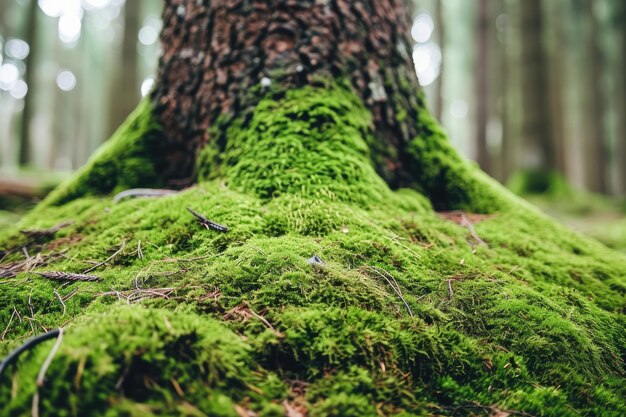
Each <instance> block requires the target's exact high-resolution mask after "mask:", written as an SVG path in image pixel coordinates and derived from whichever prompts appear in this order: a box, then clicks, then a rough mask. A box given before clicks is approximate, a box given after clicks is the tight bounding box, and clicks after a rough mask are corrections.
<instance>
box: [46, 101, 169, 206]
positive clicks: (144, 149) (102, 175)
mask: <svg viewBox="0 0 626 417" xmlns="http://www.w3.org/2000/svg"><path fill="white" fill-rule="evenodd" d="M159 131H160V128H159V126H158V124H157V123H156V122H155V121H154V120H153V118H152V113H151V109H150V101H149V100H147V99H146V100H144V101H142V102H141V103H140V104H139V106H138V107H137V109H136V110H135V111H134V112H133V113H132V114H131V115H130V116H129V117H128V119H127V120H126V121H125V122H124V124H122V125H121V126H120V128H119V129H118V130H117V131H116V132H115V133H114V134H113V136H112V137H111V139H109V140H108V141H107V142H106V143H105V144H104V145H103V146H102V147H101V148H100V149H99V150H98V151H97V152H96V153H95V154H94V155H93V156H92V157H91V159H90V160H89V161H88V162H87V164H86V165H85V166H84V167H82V168H81V169H80V170H79V171H78V172H77V173H76V174H75V175H74V176H73V177H72V178H70V179H69V180H67V181H65V182H64V183H63V184H62V185H61V186H59V187H58V188H57V189H56V190H55V191H53V192H52V193H51V194H50V195H49V196H48V198H47V199H46V204H63V203H65V202H67V201H70V200H73V199H75V198H78V197H82V196H85V195H94V194H107V193H110V192H112V191H115V190H124V189H128V188H133V187H139V186H142V187H150V186H152V187H155V186H158V185H159V184H160V183H161V178H160V177H159V173H158V169H157V167H158V164H159V161H160V160H161V159H162V158H163V152H162V149H161V144H162V142H163V141H162V140H161V141H160V140H159Z"/></svg>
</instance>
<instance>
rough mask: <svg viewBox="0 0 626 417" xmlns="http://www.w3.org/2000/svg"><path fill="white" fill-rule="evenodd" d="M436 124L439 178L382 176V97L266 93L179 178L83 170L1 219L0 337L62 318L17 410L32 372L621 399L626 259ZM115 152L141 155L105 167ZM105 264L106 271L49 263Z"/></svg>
mask: <svg viewBox="0 0 626 417" xmlns="http://www.w3.org/2000/svg"><path fill="white" fill-rule="evenodd" d="M135 117H136V118H137V117H138V118H140V119H142V120H149V108H148V107H144V108H142V109H141V111H140V112H139V113H138V114H136V115H135ZM420 123H422V124H423V129H422V130H423V131H424V132H430V133H429V134H428V135H427V133H425V135H427V136H429V137H421V138H416V140H415V143H413V144H412V145H411V147H410V152H411V153H412V155H414V156H415V158H416V159H417V158H421V159H419V164H417V163H416V173H418V174H419V175H420V176H421V178H422V179H423V181H420V184H421V186H420V190H421V191H422V193H418V192H417V191H415V190H409V189H402V190H396V191H392V190H390V189H389V188H388V187H387V186H386V185H385V184H384V182H383V181H382V180H380V178H379V177H378V176H377V175H376V173H375V171H374V169H373V168H372V163H371V159H372V157H371V155H370V154H369V152H368V149H369V145H368V141H370V140H371V139H370V138H369V136H368V133H367V132H368V126H369V124H370V119H369V116H368V115H367V112H366V111H365V110H364V109H363V108H362V106H361V105H360V104H359V102H358V100H356V99H355V98H354V96H353V95H351V94H350V93H349V92H348V91H346V90H344V89H341V88H336V89H331V90H326V89H314V88H307V89H303V90H298V91H291V92H288V93H287V94H286V95H285V96H284V97H280V99H276V97H274V98H267V99H265V100H264V101H262V102H261V104H260V105H259V106H258V107H257V110H256V112H255V113H254V115H252V117H251V119H250V120H249V121H248V122H246V123H243V122H241V123H239V124H235V125H233V126H231V127H230V128H229V131H228V137H229V143H232V144H233V145H232V147H230V148H228V149H226V151H225V153H224V154H223V155H221V156H219V157H218V156H217V152H216V151H215V150H211V149H207V150H206V151H205V153H204V155H203V157H202V160H203V161H204V162H203V163H204V164H206V166H210V167H211V168H210V169H207V170H205V171H204V173H203V178H204V180H203V181H201V182H200V184H199V185H197V186H195V187H192V188H190V189H187V190H185V191H183V192H180V193H177V194H175V195H171V196H167V197H161V198H156V199H126V200H123V201H122V202H120V203H117V204H114V203H113V201H112V199H111V197H110V196H105V197H98V196H88V195H86V193H87V192H92V191H102V190H101V189H99V188H98V189H95V190H94V189H93V188H92V187H91V185H86V184H92V182H91V181H92V180H93V179H95V178H99V176H98V175H99V174H98V173H94V170H93V169H89V168H87V169H85V170H84V171H83V172H82V173H81V174H79V175H78V177H77V178H76V179H74V180H73V181H72V182H70V183H68V184H66V185H65V186H63V187H61V188H60V189H59V190H57V193H56V194H55V195H54V196H52V197H51V199H50V200H48V202H47V203H46V204H43V205H41V206H39V207H38V208H36V209H35V210H34V211H33V212H32V213H31V214H30V215H28V216H27V217H26V218H25V219H24V220H23V221H22V223H21V224H19V225H17V226H16V227H15V228H14V229H11V230H7V231H4V232H2V233H1V234H0V247H4V248H7V249H8V250H7V251H6V252H7V253H5V255H4V258H3V260H2V263H1V266H0V268H3V269H4V274H5V275H8V276H9V277H8V278H4V279H2V281H0V291H1V292H0V294H1V295H0V311H1V312H0V330H2V341H1V342H0V354H6V353H8V352H9V351H10V350H11V349H13V348H15V347H16V346H18V345H20V344H21V343H23V341H24V339H25V338H27V337H29V336H31V335H33V334H39V333H41V332H43V331H44V329H50V328H56V327H61V326H63V327H64V328H65V329H66V332H65V336H64V338H63V340H62V342H61V344H60V348H59V350H58V352H57V353H56V355H55V356H54V358H53V360H52V362H51V364H50V367H49V368H48V369H47V372H46V379H45V382H44V384H43V386H41V387H39V388H37V387H36V383H35V381H36V379H37V374H38V373H39V372H40V369H41V367H42V363H43V362H44V360H45V358H46V357H47V356H48V354H49V352H50V349H51V345H52V344H53V343H52V342H46V343H44V344H41V345H39V346H38V347H37V348H35V349H33V350H32V351H31V352H28V353H25V354H23V355H22V357H21V358H20V360H19V362H18V364H17V365H16V366H13V367H11V368H9V369H8V371H7V372H5V374H4V375H2V376H1V377H0V403H2V404H4V406H3V408H2V409H1V410H0V415H6V416H9V415H10V416H14V415H15V416H18V415H29V414H30V413H31V407H32V398H33V395H34V393H35V391H36V390H37V391H38V397H39V405H38V408H39V412H40V413H41V415H49V416H56V415H58V416H90V415H94V416H95V415H111V416H113V415H115V416H119V415H128V416H150V415H181V416H204V415H210V416H284V415H288V416H380V415H384V416H391V415H401V416H418V415H493V416H496V415H498V416H504V415H514V414H521V415H537V416H539V415H541V416H578V415H581V414H583V415H588V416H622V415H624V414H625V413H626V404H625V403H624V400H623V399H624V398H626V389H625V388H624V386H625V385H624V383H623V382H624V372H625V369H624V358H625V357H626V320H625V318H624V306H625V302H624V301H625V290H626V280H625V279H624V278H625V272H624V271H626V258H625V257H624V256H623V255H620V254H617V253H615V252H613V251H611V250H609V249H607V248H605V247H604V246H602V245H600V244H599V243H596V242H595V241H592V240H590V239H587V238H583V237H581V236H579V235H577V234H575V233H573V232H571V231H569V230H567V229H565V228H564V227H562V226H560V225H558V224H556V223H555V222H554V221H552V220H550V219H548V218H547V217H545V216H543V215H542V214H540V213H539V212H538V211H537V210H535V209H533V208H532V207H531V206H529V205H527V204H525V203H523V202H522V201H521V200H517V199H516V197H514V196H512V195H510V194H509V193H508V192H507V191H505V190H504V189H503V188H500V187H499V186H497V185H494V183H493V182H491V180H489V179H487V178H486V177H485V176H484V175H482V174H480V173H479V172H478V171H477V169H476V168H475V167H474V166H472V165H470V164H468V163H466V162H464V161H461V160H460V159H458V158H457V157H455V156H454V154H453V153H452V152H451V151H450V149H449V147H448V146H447V145H446V144H445V143H443V142H441V141H440V136H441V135H443V133H442V132H441V131H439V130H438V129H437V127H436V126H435V125H434V124H433V122H432V120H431V119H429V117H428V116H427V115H423V118H422V120H421V121H420ZM131 125H132V123H131ZM127 129H128V130H130V132H131V133H130V135H132V134H133V133H132V132H136V131H137V130H136V129H132V128H130V127H129V126H127ZM125 140H129V137H128V136H125V131H121V132H120V133H119V135H118V137H117V139H115V141H117V142H114V143H112V144H111V145H109V148H111V149H112V148H114V147H116V146H121V145H119V143H123V141H125ZM102 155H103V154H100V156H98V157H97V158H99V159H101V158H103V156H102ZM105 156H107V155H105ZM108 164H112V166H113V168H111V169H112V170H113V175H114V176H115V177H116V178H120V177H123V175H124V172H125V170H126V169H128V167H127V166H125V165H124V164H125V162H122V161H121V160H120V161H117V162H115V163H114V162H107V160H106V158H105V159H104V160H102V161H98V159H96V160H94V161H92V162H91V165H90V166H91V167H94V166H102V165H108ZM459 184H460V185H459ZM128 185H130V183H128V182H124V181H122V182H120V183H118V184H115V183H114V184H112V185H111V186H107V187H106V188H107V189H106V190H105V191H107V192H109V191H111V190H113V189H116V188H123V187H125V186H128ZM439 187H443V188H439ZM437 193H438V194H437ZM76 196H81V197H80V198H74V197H76ZM427 197H428V198H427ZM431 201H437V202H438V204H441V205H445V206H446V207H447V208H463V209H465V210H467V211H473V212H479V211H480V212H486V211H490V212H492V214H491V215H488V216H487V215H480V216H479V215H472V214H469V213H465V212H460V211H459V212H452V213H449V212H448V213H445V214H438V213H436V212H435V211H434V210H433V208H432V205H431ZM59 202H65V203H64V204H63V205H55V204H57V203H59ZM444 203H445V204H444ZM187 207H191V208H193V209H194V210H196V211H197V212H200V213H202V214H203V215H205V216H206V217H207V218H209V219H211V220H213V221H215V222H217V223H220V224H224V225H226V226H228V227H229V230H228V232H225V233H222V232H219V231H216V230H211V229H207V228H204V227H202V226H201V225H199V224H198V223H197V222H196V220H195V219H194V217H193V216H191V215H190V214H189V212H188V211H187V210H186V208H187ZM66 220H73V221H74V223H73V224H72V225H71V226H68V227H65V228H63V229H61V230H59V231H57V232H56V233H55V234H54V236H52V235H51V233H48V234H45V233H44V234H41V233H40V234H39V235H37V238H38V239H35V238H33V235H32V234H31V236H30V237H27V236H24V235H23V234H20V233H19V232H18V230H19V229H25V228H28V229H45V228H49V227H51V226H54V225H56V224H58V223H60V222H62V221H66ZM24 246H26V247H27V253H28V259H25V252H23V251H22V250H21V248H22V247H24ZM12 248H13V249H14V250H11V249H12ZM105 260H108V261H107V262H105V263H103V264H101V265H98V264H99V263H101V262H102V261H105ZM93 267H96V268H95V269H94V270H92V271H90V272H89V273H90V274H93V275H95V276H98V277H99V278H101V280H100V281H97V282H71V283H65V284H62V283H60V282H57V281H52V280H49V279H45V278H43V277H40V276H37V275H35V274H33V273H32V271H64V272H72V273H81V272H84V271H86V270H88V269H91V268H93ZM7 271H19V272H18V273H17V275H16V276H11V275H13V274H10V273H8V272H7Z"/></svg>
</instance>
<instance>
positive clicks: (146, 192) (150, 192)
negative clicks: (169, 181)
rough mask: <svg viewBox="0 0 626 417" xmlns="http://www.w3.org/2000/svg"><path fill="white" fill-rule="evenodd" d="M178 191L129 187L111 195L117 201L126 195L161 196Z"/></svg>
mask: <svg viewBox="0 0 626 417" xmlns="http://www.w3.org/2000/svg"><path fill="white" fill-rule="evenodd" d="M176 193H178V191H176V190H168V189H164V188H131V189H130V190H125V191H122V192H121V193H117V194H116V195H115V197H113V202H114V203H119V202H120V201H121V200H123V199H124V198H126V197H151V198H155V197H163V196H166V195H172V194H176Z"/></svg>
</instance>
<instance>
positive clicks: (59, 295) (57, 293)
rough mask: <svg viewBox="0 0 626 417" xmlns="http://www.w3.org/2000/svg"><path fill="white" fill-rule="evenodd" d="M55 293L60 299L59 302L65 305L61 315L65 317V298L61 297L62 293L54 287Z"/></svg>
mask: <svg viewBox="0 0 626 417" xmlns="http://www.w3.org/2000/svg"><path fill="white" fill-rule="evenodd" d="M54 295H56V297H57V298H58V299H59V302H60V303H61V305H62V306H63V314H61V317H63V316H65V312H66V310H67V307H66V305H65V302H64V301H63V298H61V294H59V292H58V291H57V290H56V289H54Z"/></svg>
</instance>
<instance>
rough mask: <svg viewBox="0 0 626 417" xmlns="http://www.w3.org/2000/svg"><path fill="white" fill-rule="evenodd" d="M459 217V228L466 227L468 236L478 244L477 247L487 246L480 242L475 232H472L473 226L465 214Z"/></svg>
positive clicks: (482, 241)
mask: <svg viewBox="0 0 626 417" xmlns="http://www.w3.org/2000/svg"><path fill="white" fill-rule="evenodd" d="M461 216H462V217H461V218H462V221H461V226H465V227H467V230H469V232H470V235H471V236H472V237H473V238H474V240H475V241H476V242H478V244H479V245H487V244H486V243H485V241H484V240H482V239H481V238H480V236H478V234H477V233H476V230H474V224H473V223H472V222H471V221H470V220H469V219H468V218H467V215H466V214H465V213H461Z"/></svg>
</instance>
